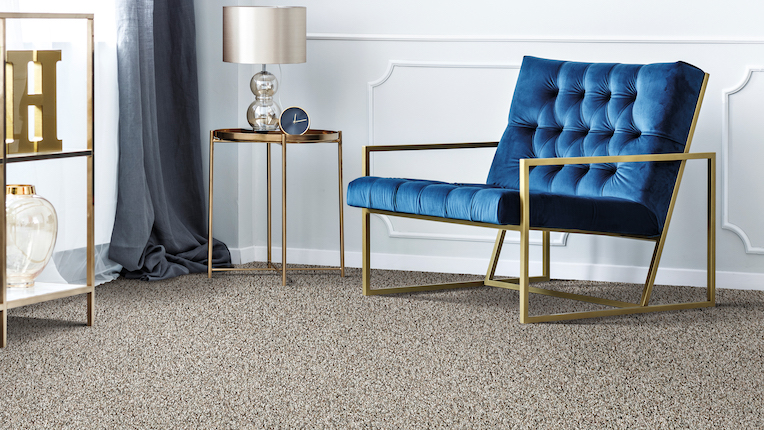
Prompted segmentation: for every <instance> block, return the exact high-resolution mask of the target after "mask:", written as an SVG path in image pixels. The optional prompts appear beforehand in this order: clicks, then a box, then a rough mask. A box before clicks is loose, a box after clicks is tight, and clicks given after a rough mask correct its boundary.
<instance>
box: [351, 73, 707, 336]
mask: <svg viewBox="0 0 764 430" xmlns="http://www.w3.org/2000/svg"><path fill="white" fill-rule="evenodd" d="M707 84H708V74H706V75H705V77H704V80H703V84H702V87H701V90H700V94H699V96H698V102H697V105H696V107H695V114H694V116H693V120H692V125H691V127H690V132H689V133H688V136H687V143H686V145H685V151H684V152H683V153H668V154H644V155H626V156H600V157H567V158H532V159H522V160H520V223H519V224H518V225H497V224H489V223H481V222H473V221H465V220H454V219H447V218H440V217H433V216H424V215H415V214H404V213H397V212H389V211H384V210H377V209H366V208H364V209H362V221H361V224H362V227H361V228H362V237H361V241H362V243H361V248H362V271H361V278H362V280H361V282H362V287H363V294H364V295H366V296H369V295H381V294H397V293H411V292H419V291H432V290H441V289H450V288H467V287H480V286H490V287H498V288H507V289H512V290H517V291H519V292H520V303H519V306H520V312H519V320H520V323H523V324H525V323H536V322H550V321H563V320H574V319H584V318H598V317H605V316H611V315H626V314H636V313H646V312H659V311H673V310H680V309H694V308H705V307H713V306H715V305H716V154H715V153H713V152H704V153H689V150H690V144H691V143H692V138H693V135H694V133H695V127H696V125H697V121H698V115H699V113H700V108H701V105H702V101H703V96H704V94H705V90H706V86H707ZM496 146H498V142H481V143H432V144H415V145H377V146H365V147H364V148H363V160H362V162H363V165H362V168H363V175H364V176H369V175H370V161H371V153H373V152H390V151H412V150H443V149H469V148H490V147H496ZM688 160H707V204H706V300H704V301H699V302H684V303H670V304H658V305H651V304H649V303H650V296H651V294H652V290H653V286H654V284H655V277H656V274H657V271H658V266H659V264H660V258H661V254H662V252H663V247H664V245H665V242H666V236H667V234H668V230H669V225H670V222H671V216H672V214H673V211H674V206H675V204H676V199H677V195H678V192H679V185H680V183H681V180H682V175H683V173H684V169H685V165H686V163H687V161H688ZM674 161H679V162H680V167H679V171H678V173H677V178H676V182H675V184H674V189H673V193H672V196H671V202H670V204H669V209H668V213H667V216H666V221H665V224H664V226H663V230H662V233H661V235H660V236H659V237H657V238H654V237H645V236H638V235H624V234H611V233H603V232H596V231H583V230H566V229H548V228H533V227H531V226H530V170H531V168H532V167H535V166H552V165H569V164H599V163H644V162H674ZM371 214H379V215H387V216H397V217H405V218H414V219H421V220H430V221H438V222H445V223H451V224H462V225H471V226H477V227H485V228H492V229H497V230H498V234H497V236H496V242H495V244H494V247H493V252H492V253H491V257H490V260H489V264H488V270H487V272H486V275H485V278H484V279H482V280H477V281H468V282H453V283H444V284H431V285H416V286H408V287H399V288H383V289H372V287H371V230H370V222H371ZM508 230H511V231H518V232H519V233H520V275H519V277H517V278H509V279H497V278H496V277H495V275H496V267H497V265H498V261H499V257H500V255H501V250H502V246H503V244H504V237H505V235H506V232H507V231H508ZM532 230H537V231H541V232H542V244H541V248H542V273H541V275H540V276H530V273H529V260H530V231H532ZM552 231H558V232H569V233H583V234H594V235H603V236H616V237H624V238H630V239H637V240H647V241H651V242H654V243H655V247H654V250H653V256H652V259H651V261H650V266H649V268H648V273H647V279H646V280H645V284H644V287H643V289H642V296H641V298H640V301H639V303H629V302H623V301H618V300H610V299H606V298H601V297H594V296H587V295H581V294H572V293H566V292H561V291H555V290H549V289H545V288H538V287H532V286H530V284H531V283H538V282H547V281H549V280H551V276H550V232H552ZM531 293H533V294H543V295H548V296H552V297H558V298H564V299H571V300H578V301H584V302H589V303H595V304H599V305H605V306H610V307H612V308H613V309H603V310H595V311H586V312H567V313H558V314H547V315H530V309H529V307H530V294H531Z"/></svg>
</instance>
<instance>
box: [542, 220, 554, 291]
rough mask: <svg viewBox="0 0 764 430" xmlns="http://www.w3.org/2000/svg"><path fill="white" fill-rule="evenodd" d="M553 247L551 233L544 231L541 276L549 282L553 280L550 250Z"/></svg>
mask: <svg viewBox="0 0 764 430" xmlns="http://www.w3.org/2000/svg"><path fill="white" fill-rule="evenodd" d="M551 246H552V241H551V233H550V232H549V231H544V232H542V233H541V276H542V277H543V278H545V279H546V280H547V281H549V280H551V279H552V275H551V269H550V267H549V266H550V263H551V261H550V252H549V251H550V248H551Z"/></svg>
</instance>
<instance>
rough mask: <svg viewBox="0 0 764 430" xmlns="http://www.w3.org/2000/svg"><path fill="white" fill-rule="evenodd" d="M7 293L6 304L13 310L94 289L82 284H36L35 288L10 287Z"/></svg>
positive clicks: (89, 291)
mask: <svg viewBox="0 0 764 430" xmlns="http://www.w3.org/2000/svg"><path fill="white" fill-rule="evenodd" d="M5 292H6V298H5V302H6V304H7V305H8V309H11V308H17V307H19V306H26V305H31V304H33V303H40V302H45V301H48V300H53V299H60V298H63V297H69V296H74V295H77V294H84V293H92V292H93V287H92V286H87V285H82V284H52V283H47V282H35V285H34V286H33V287H29V288H16V287H8V288H7V289H6V290H5Z"/></svg>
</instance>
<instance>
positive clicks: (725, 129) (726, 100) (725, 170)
mask: <svg viewBox="0 0 764 430" xmlns="http://www.w3.org/2000/svg"><path fill="white" fill-rule="evenodd" d="M754 73H764V68H760V67H758V68H754V67H749V68H748V69H747V72H746V76H745V79H743V82H742V83H740V85H738V86H737V87H735V88H732V89H730V90H727V91H724V92H723V95H724V97H723V118H722V159H721V167H722V228H723V229H725V230H730V231H732V232H734V233H735V234H737V235H738V237H740V239H741V240H742V241H743V244H744V245H745V252H746V254H764V247H761V246H754V245H753V244H752V243H751V239H750V238H749V237H748V234H746V232H745V231H744V230H743V229H742V228H741V227H740V226H738V225H735V224H733V223H732V222H731V221H730V219H729V213H730V207H729V172H730V165H729V158H730V155H729V152H730V112H729V110H730V109H729V108H730V96H732V95H734V94H737V93H739V92H741V91H743V89H745V87H746V86H747V85H748V83H749V82H750V81H751V77H752V76H753V74H754Z"/></svg>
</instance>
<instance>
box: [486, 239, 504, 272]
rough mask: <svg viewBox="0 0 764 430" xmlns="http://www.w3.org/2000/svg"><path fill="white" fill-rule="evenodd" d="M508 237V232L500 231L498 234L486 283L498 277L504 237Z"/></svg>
mask: <svg viewBox="0 0 764 430" xmlns="http://www.w3.org/2000/svg"><path fill="white" fill-rule="evenodd" d="M506 235H507V231H506V230H499V232H498V233H497V234H496V242H495V243H494V244H493V252H492V253H491V261H490V263H488V272H486V274H485V282H488V281H491V280H493V277H494V276H495V275H496V266H498V264H499V255H501V248H502V247H503V246H504V237H505V236H506Z"/></svg>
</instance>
